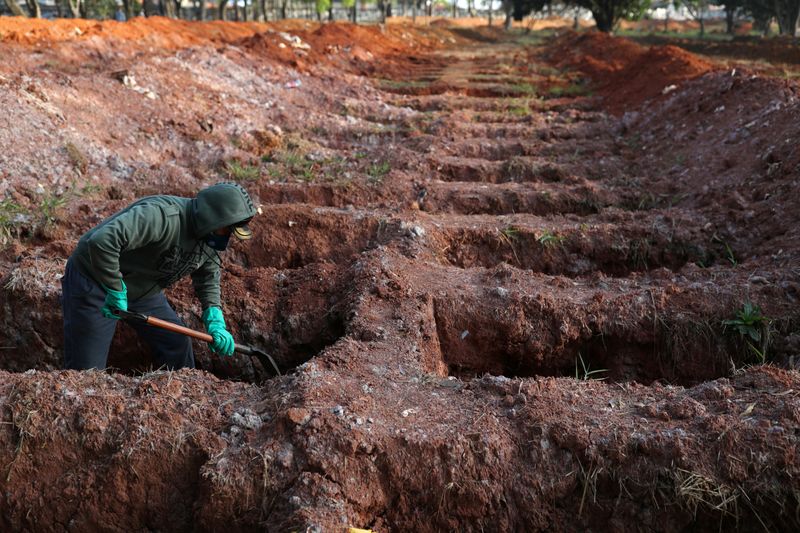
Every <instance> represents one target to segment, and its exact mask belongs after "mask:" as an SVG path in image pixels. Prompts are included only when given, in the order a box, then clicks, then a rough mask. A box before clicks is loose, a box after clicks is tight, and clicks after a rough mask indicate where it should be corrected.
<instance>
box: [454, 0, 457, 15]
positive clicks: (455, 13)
mask: <svg viewBox="0 0 800 533" xmlns="http://www.w3.org/2000/svg"><path fill="white" fill-rule="evenodd" d="M457 17H458V0H453V18H457Z"/></svg>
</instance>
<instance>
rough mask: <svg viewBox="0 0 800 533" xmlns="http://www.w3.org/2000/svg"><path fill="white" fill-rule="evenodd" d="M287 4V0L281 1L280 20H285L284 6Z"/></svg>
mask: <svg viewBox="0 0 800 533" xmlns="http://www.w3.org/2000/svg"><path fill="white" fill-rule="evenodd" d="M288 4H289V0H283V1H282V2H281V20H286V8H287V6H288Z"/></svg>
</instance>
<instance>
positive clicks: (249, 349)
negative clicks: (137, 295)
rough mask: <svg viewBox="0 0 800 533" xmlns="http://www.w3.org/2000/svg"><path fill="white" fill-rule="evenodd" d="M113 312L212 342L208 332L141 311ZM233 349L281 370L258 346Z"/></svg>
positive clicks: (267, 367)
mask: <svg viewBox="0 0 800 533" xmlns="http://www.w3.org/2000/svg"><path fill="white" fill-rule="evenodd" d="M114 312H115V313H116V314H117V315H118V316H119V317H120V318H121V319H122V320H125V321H126V322H138V323H140V324H147V325H149V326H154V327H157V328H161V329H166V330H168V331H173V332H175V333H180V334H181V335H186V336H187V337H192V338H195V339H198V340H201V341H205V342H214V337H212V336H211V335H209V334H208V333H203V332H202V331H197V330H194V329H190V328H187V327H185V326H179V325H178V324H173V323H172V322H167V321H166V320H161V319H160V318H156V317H154V316H148V315H144V314H142V313H132V312H130V311H122V310H121V309H115V310H114ZM233 351H234V352H239V353H243V354H245V355H249V356H251V357H252V356H255V357H257V358H258V361H259V362H260V363H261V366H263V367H264V370H266V371H267V372H272V371H273V370H274V371H275V375H276V376H280V375H281V371H280V369H279V368H278V365H277V364H275V360H274V359H273V358H272V357H271V356H270V355H269V354H268V353H266V352H263V351H261V350H259V349H258V348H253V347H252V346H246V345H244V344H234V346H233Z"/></svg>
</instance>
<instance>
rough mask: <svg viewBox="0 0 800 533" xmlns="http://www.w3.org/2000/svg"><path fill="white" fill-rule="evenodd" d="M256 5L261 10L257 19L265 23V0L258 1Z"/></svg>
mask: <svg viewBox="0 0 800 533" xmlns="http://www.w3.org/2000/svg"><path fill="white" fill-rule="evenodd" d="M258 4H259V6H261V7H260V9H261V16H260V17H259V18H258V20H259V21H260V22H266V21H267V0H258Z"/></svg>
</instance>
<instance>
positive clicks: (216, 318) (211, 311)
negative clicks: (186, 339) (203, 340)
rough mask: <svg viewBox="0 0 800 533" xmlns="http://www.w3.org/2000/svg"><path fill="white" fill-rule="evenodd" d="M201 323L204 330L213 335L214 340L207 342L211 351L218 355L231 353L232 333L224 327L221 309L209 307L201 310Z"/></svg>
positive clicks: (232, 347)
mask: <svg viewBox="0 0 800 533" xmlns="http://www.w3.org/2000/svg"><path fill="white" fill-rule="evenodd" d="M203 324H204V325H205V326H206V331H208V333H209V335H211V336H212V337H214V341H213V342H210V343H209V344H210V345H211V351H212V352H214V353H218V354H220V355H233V349H234V342H233V335H231V334H230V332H229V331H228V330H227V329H226V328H225V319H224V318H223V317H222V309H220V308H219V307H209V308H208V309H206V310H205V311H203Z"/></svg>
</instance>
